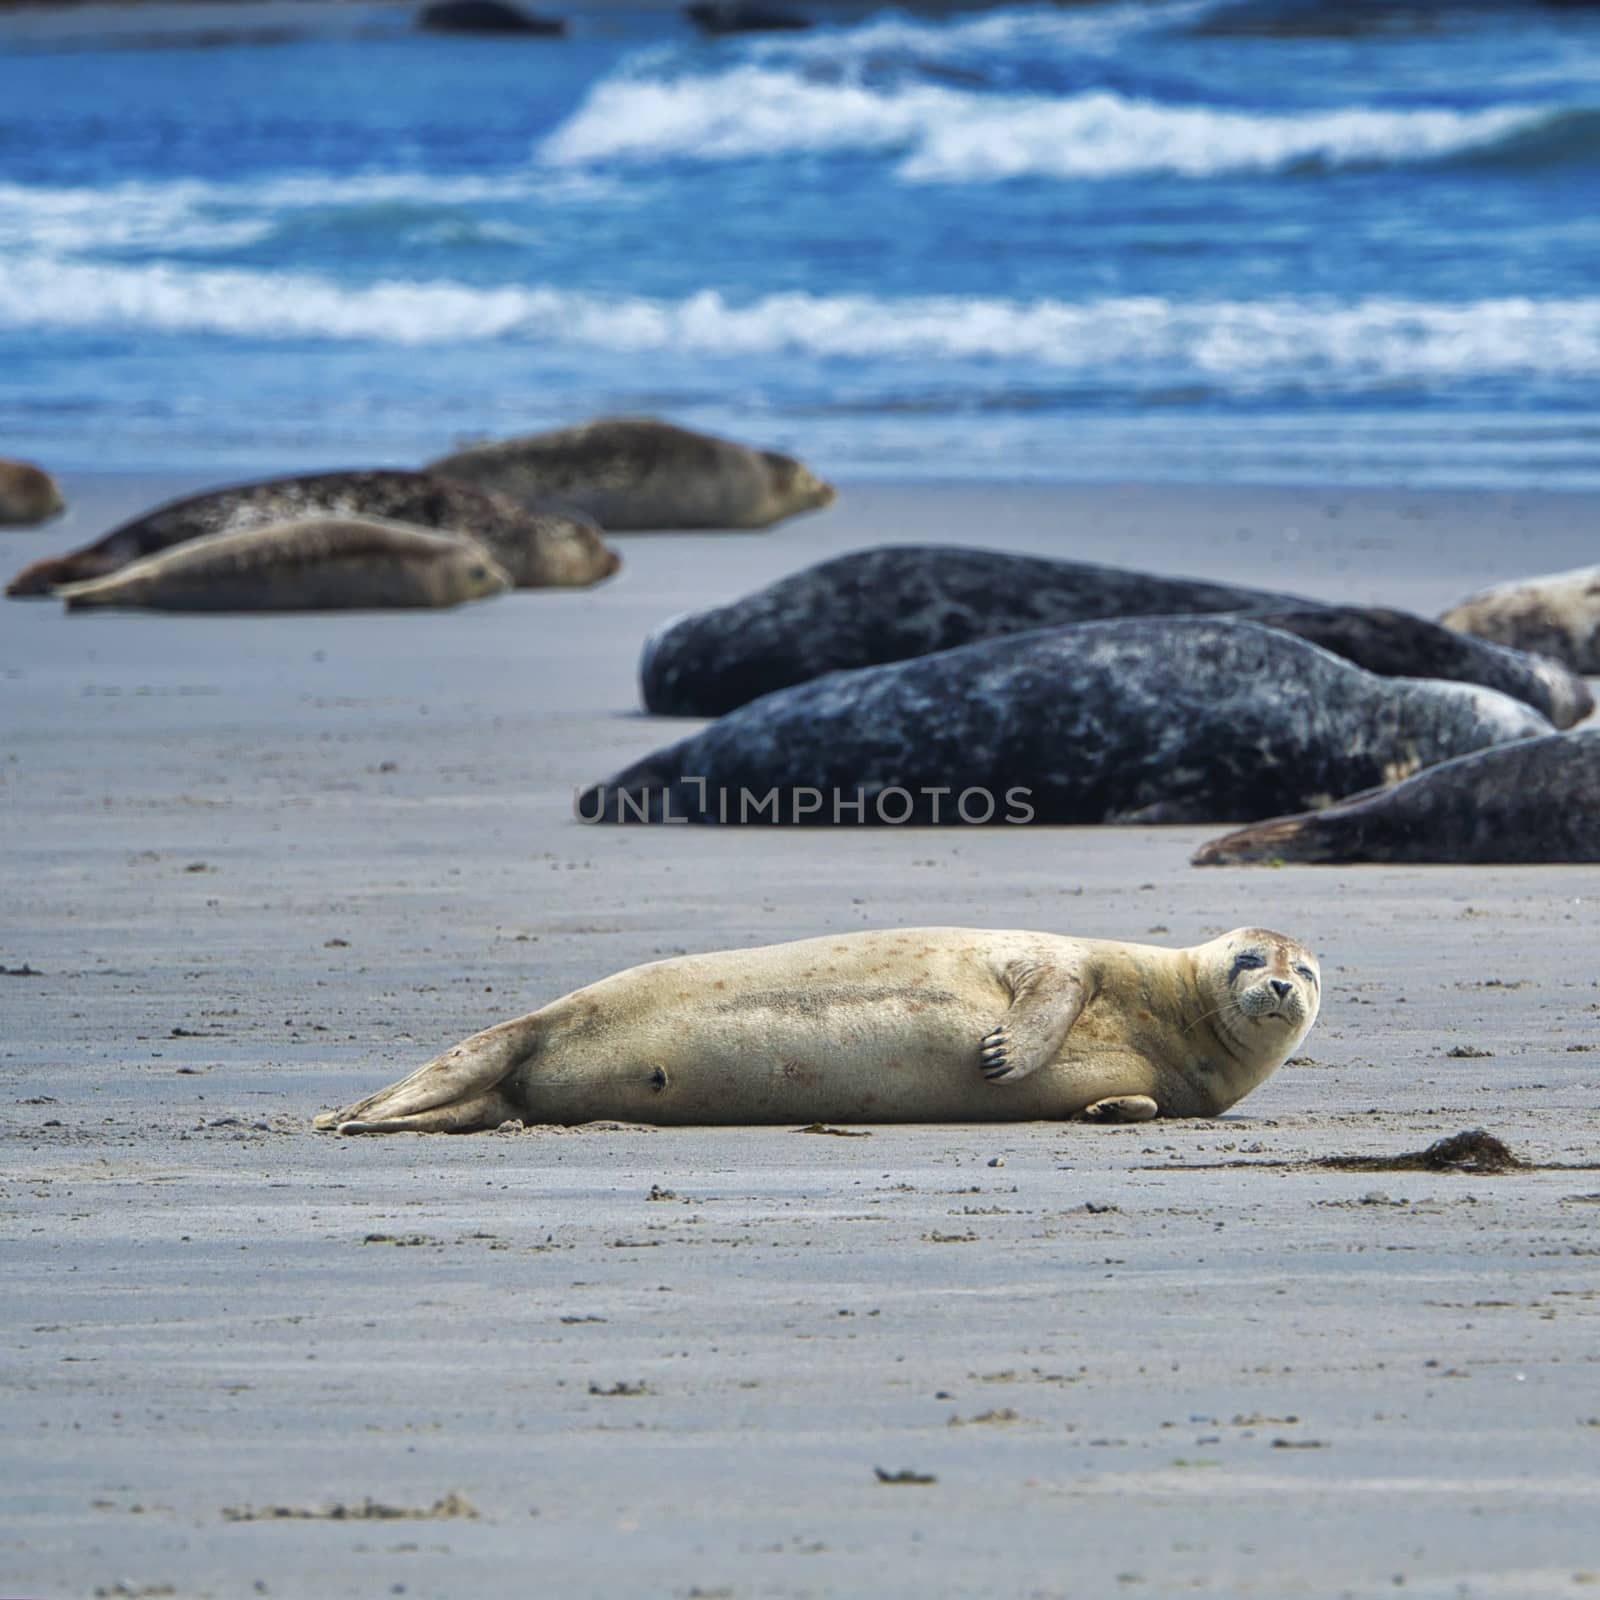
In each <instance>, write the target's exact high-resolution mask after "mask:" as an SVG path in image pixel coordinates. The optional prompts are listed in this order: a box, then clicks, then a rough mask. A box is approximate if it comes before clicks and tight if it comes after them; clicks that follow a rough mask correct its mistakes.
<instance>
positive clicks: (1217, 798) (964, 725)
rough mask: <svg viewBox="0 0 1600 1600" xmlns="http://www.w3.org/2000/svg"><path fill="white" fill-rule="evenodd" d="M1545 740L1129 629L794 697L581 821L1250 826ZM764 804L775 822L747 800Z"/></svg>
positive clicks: (1451, 697) (944, 655)
mask: <svg viewBox="0 0 1600 1600" xmlns="http://www.w3.org/2000/svg"><path fill="white" fill-rule="evenodd" d="M1550 731H1551V726H1550V723H1549V722H1548V721H1546V720H1545V718H1543V717H1542V716H1540V715H1539V714H1538V712H1536V711H1534V710H1533V709H1532V708H1531V707H1530V706H1526V705H1524V704H1522V703H1521V702H1520V701H1517V700H1513V699H1511V698H1510V697H1509V696H1507V695H1503V694H1500V693H1498V692H1497V691H1495V690H1493V689H1483V688H1479V687H1477V686H1476V685H1469V684H1459V683H1443V682H1436V681H1434V680H1431V679H1414V678H1380V677H1376V676H1374V675H1373V674H1372V673H1369V672H1364V671H1362V670H1361V669H1360V668H1359V667H1355V666H1352V665H1351V664H1350V663H1349V662H1347V661H1343V660H1341V659H1340V658H1339V657H1337V656H1333V655H1330V654H1329V653H1328V652H1327V651H1325V650H1322V649H1319V648H1318V647H1317V646H1315V645H1311V644H1307V643H1305V642H1304V641H1303V640H1300V639H1297V638H1295V637H1293V636H1292V635H1290V634H1287V633H1282V632H1279V631H1278V630H1277V629H1274V628H1266V627H1262V626H1261V625H1260V624H1258V623H1255V622H1248V621H1242V620H1239V619H1236V618H1231V617H1157V618H1133V619H1124V620H1121V621H1116V622H1088V623H1080V624H1078V625H1077V626H1075V627H1069V628H1047V629H1041V630H1039V631H1037V632H1034V633H1025V634H1015V635H1012V636H1011V637H1009V638H1002V639H988V640H985V641H983V642H981V643H979V644H971V645H965V646H963V647H962V648H960V649H958V650H945V651H942V652H940V653H939V654H937V655H931V656H921V657H918V658H917V659H915V660H911V661H898V662H893V663H891V664H890V665H888V666H882V667H865V668H862V669H861V670H860V671H858V672H835V673H830V674H829V675H828V676H826V677H823V678H818V679H815V680H813V681H812V682H810V683H803V684H799V685H797V686H796V687H795V688H792V689H781V690H779V691H778V692H777V693H776V694H769V695H766V696H764V697H763V698H762V699H760V700H755V701H752V702H751V703H750V704H749V705H747V706H742V707H740V709H739V710H737V711H733V712H730V713H729V714H728V715H727V716H725V717H722V718H721V719H719V720H718V721H716V722H713V723H712V724H711V725H710V726H709V727H707V728H704V729H702V730H701V731H700V732H698V733H695V734H693V735H691V736H690V737H688V738H686V739H683V740H680V741H679V742H678V743H676V744H673V745H669V746H667V747H665V748H663V749H661V750H658V751H656V752H655V753H654V754H652V755H649V756H645V757H644V758H643V759H641V760H640V761H637V762H635V763H634V764H633V765H631V766H629V767H627V768H625V769H624V770H623V771H621V772H619V773H617V774H616V775H615V776H613V777H612V778H610V779H608V780H606V781H605V782H604V783H602V784H599V785H597V786H595V787H593V788H591V789H590V790H588V791H586V792H585V793H584V794H583V795H581V796H580V797H579V798H578V801H577V814H578V816H579V817H580V819H582V820H584V821H609V822H626V821H634V820H651V821H664V820H667V819H668V818H669V817H672V818H677V819H680V820H681V819H684V818H687V819H689V820H691V821H696V822H712V823H719V822H741V821H744V822H758V821H759V822H771V821H774V820H780V821H783V822H795V821H802V822H811V823H819V822H820V823H826V822H841V823H846V824H852V823H858V822H868V823H871V822H890V823H893V822H902V821H903V822H936V821H944V822H954V821H957V820H962V821H967V822H982V821H989V822H996V823H998V822H1006V821H1037V822H1053V823H1098V822H1119V821H1120V822H1208V821H1222V820H1227V821H1239V822H1245V821H1253V820H1255V819H1256V818H1258V817H1264V816H1271V815H1275V814H1277V813H1280V812H1284V811H1290V810H1304V809H1307V808H1310V807H1314V806H1322V805H1327V804H1329V803H1331V802H1332V801H1333V800H1335V799H1337V798H1338V797H1339V796H1340V795H1345V794H1353V793H1355V792H1356V791H1357V790H1361V789H1368V788H1371V787H1373V786H1374V785H1376V784H1382V783H1393V782H1397V781H1399V780H1400V779H1401V778H1405V777H1409V776H1410V775H1411V773H1413V772H1416V771H1417V770H1419V769H1420V768H1422V767H1425V766H1431V765H1433V764H1435V763H1437V762H1440V761H1445V760H1448V759H1449V758H1450V757H1452V756H1458V755H1465V754H1466V753H1468V752H1469V751H1472V750H1477V749H1481V748H1482V747H1484V746H1486V745H1490V744H1496V743H1500V742H1503V741H1505V740H1509V739H1520V738H1526V737H1528V736H1529V735H1532V734H1538V733H1549V732H1550ZM1016 790H1020V791H1024V792H1025V798H1021V799H1014V798H1013V791H1016ZM769 791H771V792H773V793H775V794H776V796H777V800H776V809H777V812H778V815H777V816H776V817H774V816H773V815H771V814H768V813H765V812H763V811H760V810H758V809H755V808H754V807H753V806H751V805H748V804H746V802H745V799H744V797H745V796H746V795H749V796H751V797H755V798H759V797H763V796H766V795H767V794H768V792H769ZM967 791H972V792H973V794H974V795H975V796H976V797H977V798H975V799H974V800H973V801H972V802H971V804H970V805H967V806H963V805H961V804H960V801H959V798H958V797H959V796H960V795H962V794H963V793H964V792H967ZM891 795H892V797H893V799H892V806H891V804H890V800H889V797H890V796H891ZM811 796H815V797H816V800H815V803H813V802H812V800H811V798H810V797H811ZM1285 802H1287V803H1285ZM852 808H859V809H852Z"/></svg>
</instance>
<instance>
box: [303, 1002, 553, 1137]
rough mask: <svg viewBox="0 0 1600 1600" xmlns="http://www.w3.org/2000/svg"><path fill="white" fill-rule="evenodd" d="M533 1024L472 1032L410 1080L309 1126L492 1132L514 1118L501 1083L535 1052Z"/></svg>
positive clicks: (517, 1023) (526, 1020)
mask: <svg viewBox="0 0 1600 1600" xmlns="http://www.w3.org/2000/svg"><path fill="white" fill-rule="evenodd" d="M532 1020H533V1019H532V1018H531V1017H519V1018H517V1020H516V1021H514V1022H502V1023H500V1024H499V1025H498V1026H497V1027H493V1028H487V1029H485V1030H484V1032H482V1033H475V1034H473V1036H472V1037H471V1038H470V1039H464V1040H462V1042H461V1043H460V1044H458V1045H456V1046H455V1047H454V1048H453V1049H450V1050H446V1051H445V1053H444V1054H443V1055H442V1056H436V1057H435V1058H434V1059H433V1060H432V1061H430V1062H429V1063H428V1064H427V1065H426V1066H425V1067H418V1068H417V1070H416V1071H415V1072H413V1073H412V1074H411V1076H410V1077H409V1078H402V1079H401V1080H400V1082H399V1083H395V1084H391V1085H390V1086H389V1087H388V1088H387V1089H380V1090H379V1091H378V1093H377V1094H372V1095H368V1096H367V1098H366V1099H365V1100H358V1101H357V1102H356V1104H355V1105H353V1106H346V1107H345V1108H344V1109H343V1110H341V1111H324V1112H323V1113H322V1115H321V1116H319V1117H317V1118H316V1119H315V1121H314V1122H313V1124H312V1126H313V1127H315V1128H318V1129H320V1130H322V1131H324V1132H327V1131H329V1130H332V1131H334V1132H338V1133H475V1132H477V1131H478V1130H479V1129H480V1128H497V1127H499V1126H500V1124H501V1123H502V1122H505V1121H506V1120H508V1119H509V1118H512V1117H515V1116H517V1115H518V1114H519V1113H518V1111H517V1108H516V1107H515V1105H513V1104H512V1102H511V1101H510V1100H509V1099H507V1097H506V1096H505V1094H503V1093H502V1092H501V1090H500V1084H501V1083H502V1082H503V1081H504V1079H505V1078H506V1077H507V1075H508V1074H509V1073H510V1072H511V1071H512V1069H513V1068H514V1067H516V1066H517V1064H518V1063H519V1062H520V1061H521V1060H522V1059H523V1058H524V1057H525V1056H526V1055H527V1054H528V1053H529V1052H530V1051H531V1050H532V1049H533V1048H534V1045H535V1040H536V1037H537V1033H536V1030H535V1029H533V1028H530V1027H529V1024H530V1023H531V1022H532Z"/></svg>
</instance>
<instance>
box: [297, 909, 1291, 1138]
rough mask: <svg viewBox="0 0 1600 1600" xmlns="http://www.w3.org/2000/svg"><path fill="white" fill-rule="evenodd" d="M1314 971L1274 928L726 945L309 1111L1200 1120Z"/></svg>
mask: <svg viewBox="0 0 1600 1600" xmlns="http://www.w3.org/2000/svg"><path fill="white" fill-rule="evenodd" d="M1319 985H1320V977H1319V972H1318V967H1317V962H1316V958H1315V957H1314V956H1313V955H1312V954H1311V952H1310V951H1309V950H1307V949H1306V947H1305V946H1304V945H1302V944H1300V943H1299V942H1298V941H1297V940H1294V939H1290V938H1287V937H1286V936H1285V935H1283V934H1280V933H1269V932H1267V931H1266V930H1265V929H1262V928H1238V929H1235V930H1234V931H1233V932H1232V933H1227V934H1223V935H1222V936H1221V937H1220V938H1217V939H1212V940H1211V941H1210V942H1209V943H1206V944H1202V945H1196V946H1194V947H1193V948H1192V949H1187V950H1169V949H1162V948H1159V947H1157V946H1154V945H1140V944H1117V943H1113V942H1111V941H1109V940H1101V939H1069V938H1063V937H1061V936H1059V935H1056V934H1049V933H1021V932H1013V931H1009V930H1007V931H1001V930H991V929H983V928H907V929H902V930H897V931H878V932H871V933H852V934H836V935H829V936H826V937H823V938H820V939H802V940H800V941H799V942H798V943H794V944H775V945H767V946H764V947H762V948H760V949H754V950H719V951H715V952H712V953H710V954H707V955H694V956H679V957H676V958H675V959H673V960H670V961H657V962H652V963H651V964H650V965H648V966H643V967H633V968H631V969H629V970H628V971H626V972H620V973H618V974H617V975H616V976H615V977H611V978H605V979H602V980H601V981H600V982H599V983H594V984H590V985H589V986H588V987H587V988H584V989H579V990H576V991H575V992H574V993H572V994H569V995H566V996H564V997H563V998H562V999H560V1000H556V1001H554V1002H552V1003H551V1004H550V1005H547V1006H545V1007H544V1008H543V1009H542V1010H540V1011H535V1012H533V1013H532V1014H531V1015H529V1016H526V1017H519V1018H517V1019H516V1020H515V1021H512V1022H503V1023H501V1024H500V1025H499V1026H498V1027H494V1028H490V1029H488V1030H487V1031H486V1032H483V1033H478V1034H474V1035H473V1036H472V1038H470V1039H467V1040H465V1041H464V1042H463V1043H461V1044H458V1045H457V1046H456V1047H455V1048H454V1049H453V1050H447V1051H446V1052H445V1053H444V1054H443V1055H442V1056H439V1057H438V1058H437V1059H435V1060H433V1061H430V1062H429V1063H428V1064H427V1065H426V1066H425V1067H421V1068H419V1069H418V1070H417V1071H416V1072H413V1073H412V1074H411V1076H410V1077H409V1078H405V1079H403V1080H402V1081H401V1082H399V1083H397V1084H394V1085H393V1086H392V1087H390V1088H388V1089H384V1090H382V1091H381V1092H380V1093H378V1094H375V1095H370V1096H368V1097H367V1098H366V1099H365V1100H362V1101H360V1102H358V1103H357V1104H356V1105H353V1106H350V1107H347V1108H346V1109H344V1110H342V1111H334V1112H329V1113H325V1114H324V1115H322V1116H319V1117H318V1118H317V1119H316V1125H317V1127H319V1128H324V1129H327V1128H333V1129H337V1130H338V1131H339V1132H341V1133H399V1132H404V1131H412V1132H417V1133H470V1132H472V1131H474V1130H475V1129H479V1128H493V1127H498V1126H499V1125H500V1123H502V1122H505V1121H507V1120H509V1119H512V1118H522V1119H524V1120H526V1121H528V1122H535V1123H541V1122H542V1123H580V1122H591V1121H594V1120H596V1119H599V1118H611V1117H615V1118H621V1119H625V1120H627V1121H631V1122H651V1123H662V1124H675V1125H685V1124H710V1123H773V1122H814V1121H819V1120H821V1121H837V1122H1019V1121H1032V1120H1037V1119H1057V1118H1069V1117H1084V1118H1088V1119H1090V1120H1094V1121H1107V1122H1112V1121H1116V1122H1143V1121H1145V1120H1146V1119H1148V1118H1150V1117H1156V1116H1168V1117H1209V1116H1215V1115H1216V1114H1217V1113H1218V1112H1221V1111H1225V1110H1227V1108H1228V1107H1229V1106H1231V1105H1232V1104H1233V1103H1234V1102H1235V1101H1236V1100H1238V1099H1240V1098H1241V1097H1242V1096H1244V1095H1246V1094H1248V1093H1249V1092H1250V1091H1251V1090H1252V1089H1254V1088H1255V1087H1256V1086H1257V1085H1258V1084H1260V1083H1261V1082H1263V1081H1264V1080H1265V1079H1266V1078H1267V1077H1268V1076H1269V1075H1270V1074H1271V1073H1272V1072H1273V1070H1274V1069H1275V1068H1277V1067H1278V1066H1280V1065H1281V1064H1282V1062H1283V1061H1284V1060H1285V1059H1286V1058H1287V1057H1288V1055H1289V1054H1290V1053H1291V1052H1292V1051H1293V1050H1294V1048H1295V1046H1296V1045H1298V1044H1299V1042H1300V1041H1301V1039H1303V1038H1304V1037H1305V1035H1306V1032H1307V1030H1308V1029H1309V1028H1310V1027H1311V1024H1312V1023H1313V1022H1314V1021H1315V1020H1316V1015H1317V1007H1318V1003H1319Z"/></svg>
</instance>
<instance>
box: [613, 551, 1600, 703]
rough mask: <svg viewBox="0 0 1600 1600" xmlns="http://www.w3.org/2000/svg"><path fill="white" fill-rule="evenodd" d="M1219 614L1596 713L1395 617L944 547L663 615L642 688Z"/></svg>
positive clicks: (754, 684)
mask: <svg viewBox="0 0 1600 1600" xmlns="http://www.w3.org/2000/svg"><path fill="white" fill-rule="evenodd" d="M1219 612H1235V613H1241V614H1248V615H1249V616H1250V617H1251V618H1252V620H1255V621H1261V622H1265V623H1267V624H1268V625H1270V626H1272V627H1275V628H1282V629H1284V630H1285V631H1286V632H1289V633H1295V634H1298V635H1299V636H1300V637H1301V638H1304V639H1310V640H1311V641H1312V642H1313V643H1314V644H1320V645H1321V646H1322V647H1323V648H1324V649H1325V650H1331V651H1332V652H1333V653H1334V654H1335V655H1340V656H1343V657H1345V659H1346V660H1349V661H1354V662H1355V664H1356V665H1357V666H1360V667H1365V668H1366V669H1367V670H1368V671H1369V672H1377V673H1381V674H1383V675H1384V676H1386V677H1408V678H1451V679H1455V680H1457V681H1459V682H1464V683H1481V684H1483V685H1484V686H1485V687H1487V688H1490V689H1499V690H1502V691H1503V692H1504V693H1506V694H1509V695H1514V696H1515V697H1516V698H1517V699H1519V700H1525V701H1527V703H1528V704H1529V705H1531V706H1533V707H1535V708H1536V709H1537V710H1539V711H1541V712H1543V714H1544V715H1545V716H1547V717H1549V718H1550V720H1551V721H1552V722H1553V723H1554V724H1555V725H1556V726H1557V727H1558V728H1564V727H1569V726H1571V724H1572V723H1574V722H1577V721H1580V720H1581V719H1582V718H1583V717H1585V716H1587V715H1588V714H1589V712H1590V711H1591V710H1593V708H1594V701H1593V699H1592V697H1591V695H1590V693H1589V690H1588V688H1587V686H1586V685H1585V684H1584V683H1583V682H1582V680H1581V679H1579V678H1577V677H1575V676H1573V674H1571V673H1570V672H1567V671H1565V670H1563V669H1562V668H1560V667H1557V666H1555V665H1553V664H1552V663H1550V662H1547V661H1544V660H1542V659H1540V658H1538V657H1530V656H1524V655H1521V654H1520V653H1518V652H1516V651H1508V650H1504V649H1501V648H1499V647H1498V646H1494V645H1489V644H1486V643H1483V642H1482V641H1477V640H1468V639H1464V638H1463V637H1462V636H1461V635H1459V634H1453V633H1451V632H1450V631H1449V630H1448V629H1445V628H1441V627H1439V626H1438V625H1437V624H1436V623H1432V622H1425V621H1423V620H1422V619H1421V618H1420V617H1412V616H1408V615H1406V614H1405V613H1404V612H1400V611H1381V610H1373V609H1367V608H1362V607H1356V606H1325V605H1321V604H1319V603H1318V602H1316V601H1313V600H1302V599H1297V598H1296V597H1294V596H1293V595H1283V594H1273V593H1271V592H1270V591H1267V590H1263V589H1245V588H1238V587H1236V586H1234V585H1232V584H1220V583H1201V582H1198V581H1196V580H1194V579H1189V578H1164V577H1157V576H1154V575H1153V574H1150V573H1144V572H1129V571H1124V570H1122V569H1120V568H1117V567H1102V566H1093V565H1090V564H1089V563H1087V562H1081V561H1052V560H1044V559H1042V558H1040V557H1036V556H1019V555H1010V554H1006V553H1004V552H1000V551H995V550H982V549H968V548H963V547H961V546H955V545H885V546H879V547H878V548H876V549H871V550H856V551H852V552H851V553H849V554H848V555H842V556H837V557H835V558H834V559H833V560H831V561H824V562H821V563H819V564H818V565H817V566H814V567H809V568H807V569H806V570H805V571H803V572H797V573H794V574H793V575H792V576H790V577H787V578H782V579H780V580H779V581H778V582H777V583H774V584H770V585H769V586H768V587H767V588H765V589H761V590H758V591H757V592H756V593H755V594H751V595H746V596H745V597H744V598H743V599H742V600H736V601H734V602H733V603H732V604H731V605H725V606H716V607H713V608H711V609H709V610H706V611H696V612H691V613H690V614H689V615H687V616H683V617H677V618H674V619H673V620H672V621H671V622H668V623H665V624H663V625H662V626H661V627H659V628H657V629H656V630H655V632H654V633H653V634H651V636H650V638H649V639H648V640H647V641H646V643H645V647H644V652H643V655H642V657H641V660H640V664H639V683H640V690H641V693H642V695H643V699H644V705H645V709H646V710H647V711H652V712H654V713H656V714H657V715H658V716H669V717H720V716H721V715H723V713H724V712H728V711H732V710H733V709H734V708H735V707H737V706H741V705H744V704H745V703H746V702H747V701H750V700H754V699H755V698H756V697H757V696H758V695H763V694H770V693H771V692H772V691H773V690H774V689H786V688H789V687H790V686H791V685H793V684H797V683H806V682H808V681H809V680H811V679H812V678H819V677H821V676H822V674H823V673H825V672H837V671H840V670H845V669H849V668H854V667H868V666H878V665H881V664H882V663H884V662H888V661H903V660H907V659H909V658H910V657H912V656H921V655H928V654H931V653H932V652H933V651H936V650H949V649H952V648H954V647H955V646H957V645H963V644H971V643H973V642H974V641H976V640H978V639H990V638H997V637H1000V636H1002V635H1005V634H1012V633H1023V632H1026V631H1028V630H1030V629H1033V628H1042V627H1057V626H1061V625H1063V624H1066V623H1073V622H1097V621H1102V620H1106V619H1109V618H1112V617H1138V616H1180V615H1189V616H1196V615H1202V614H1208V613H1211V614H1214V613H1219Z"/></svg>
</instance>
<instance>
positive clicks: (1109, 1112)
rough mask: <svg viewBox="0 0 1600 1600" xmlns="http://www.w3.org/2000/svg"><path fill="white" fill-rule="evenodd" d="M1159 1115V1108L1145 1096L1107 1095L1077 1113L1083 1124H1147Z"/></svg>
mask: <svg viewBox="0 0 1600 1600" xmlns="http://www.w3.org/2000/svg"><path fill="white" fill-rule="evenodd" d="M1159 1114H1160V1107H1159V1106H1157V1104H1156V1103H1155V1101H1154V1100H1152V1099H1151V1098H1150V1096H1149V1095H1147V1094H1114V1095H1108V1096H1107V1097H1106V1098H1105V1099H1104V1100H1096V1101H1095V1102H1094V1104H1093V1105H1089V1106H1085V1107H1084V1108H1083V1110H1082V1111H1081V1112H1080V1113H1079V1115H1080V1116H1081V1117H1082V1118H1083V1120H1084V1121H1085V1122H1148V1121H1150V1119H1151V1118H1152V1117H1155V1116H1158V1115H1159Z"/></svg>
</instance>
